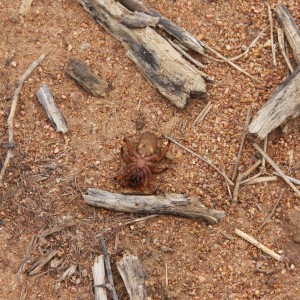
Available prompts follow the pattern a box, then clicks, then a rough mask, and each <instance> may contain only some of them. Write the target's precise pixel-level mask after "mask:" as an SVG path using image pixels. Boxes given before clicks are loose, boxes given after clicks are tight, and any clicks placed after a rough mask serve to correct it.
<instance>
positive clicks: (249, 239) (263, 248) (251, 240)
mask: <svg viewBox="0 0 300 300" xmlns="http://www.w3.org/2000/svg"><path fill="white" fill-rule="evenodd" d="M234 232H235V233H236V234H237V235H238V236H240V237H241V238H243V239H245V240H246V241H247V242H249V243H250V244H252V245H253V246H255V247H257V248H258V249H260V250H261V251H263V252H265V253H266V254H268V255H270V256H272V257H273V258H275V259H276V260H279V261H282V260H283V256H282V255H279V254H277V253H276V252H274V251H273V250H271V249H269V248H268V247H266V246H265V245H263V244H262V243H260V242H259V241H258V240H256V239H255V238H254V237H253V236H251V235H248V234H247V233H245V232H243V231H242V230H239V229H238V228H235V230H234Z"/></svg>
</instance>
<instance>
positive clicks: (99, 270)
mask: <svg viewBox="0 0 300 300" xmlns="http://www.w3.org/2000/svg"><path fill="white" fill-rule="evenodd" d="M92 272H93V279H94V286H98V285H105V267H104V256H103V255H99V256H97V257H96V258H95V262H94V265H93V266H92ZM94 289H95V300H107V293H106V289H105V288H104V287H100V286H99V287H94Z"/></svg>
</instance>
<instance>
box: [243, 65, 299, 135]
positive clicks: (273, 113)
mask: <svg viewBox="0 0 300 300" xmlns="http://www.w3.org/2000/svg"><path fill="white" fill-rule="evenodd" d="M299 86H300V64H299V65H298V67H297V68H296V69H295V71H294V72H293V73H292V74H291V76H289V77H288V78H287V79H286V80H285V81H284V82H283V83H282V84H281V85H280V86H279V87H278V88H277V89H276V90H275V92H274V93H273V94H272V96H271V97H270V98H269V100H268V101H267V102H266V103H265V104H264V105H263V107H262V108H261V109H260V110H259V112H258V115H257V117H256V118H255V119H254V120H253V121H252V122H251V124H250V125H249V132H250V133H252V134H257V135H258V137H259V138H260V139H262V140H263V139H264V138H265V137H266V136H267V135H268V134H269V133H270V132H271V131H272V130H274V129H275V128H277V127H278V126H280V125H283V124H284V123H285V122H286V121H287V120H288V119H295V118H296V117H298V116H299V115H300V110H299V107H300V88H299Z"/></svg>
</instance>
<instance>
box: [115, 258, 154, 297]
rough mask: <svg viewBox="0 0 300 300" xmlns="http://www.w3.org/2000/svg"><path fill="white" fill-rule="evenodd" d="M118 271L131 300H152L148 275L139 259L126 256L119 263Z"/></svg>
mask: <svg viewBox="0 0 300 300" xmlns="http://www.w3.org/2000/svg"><path fill="white" fill-rule="evenodd" d="M117 269H118V271H119V273H120V275H121V277H122V279H123V281H124V284H125V287H126V290H127V292H128V294H129V298H130V300H150V299H151V297H150V296H149V289H148V287H147V286H146V280H147V275H146V272H145V270H144V268H143V265H142V264H141V262H140V260H139V259H138V257H136V256H134V255H125V256H124V257H123V258H122V259H121V260H120V261H118V262H117Z"/></svg>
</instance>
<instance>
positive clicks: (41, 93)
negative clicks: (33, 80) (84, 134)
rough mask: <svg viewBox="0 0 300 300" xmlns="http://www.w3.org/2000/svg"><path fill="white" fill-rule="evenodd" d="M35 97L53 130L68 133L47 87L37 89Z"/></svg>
mask: <svg viewBox="0 0 300 300" xmlns="http://www.w3.org/2000/svg"><path fill="white" fill-rule="evenodd" d="M36 95H37V97H38V99H39V102H40V103H41V104H42V106H43V107H44V109H45V111H46V113H47V116H48V119H49V121H50V122H51V124H52V126H53V127H54V128H55V130H56V131H58V132H62V133H66V132H67V131H68V126H67V122H66V120H65V118H64V116H63V115H62V113H61V112H60V110H59V109H58V108H57V106H56V103H55V101H54V98H53V96H52V94H51V91H50V89H49V87H48V85H47V84H43V85H42V86H41V87H40V88H38V89H37V91H36Z"/></svg>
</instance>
